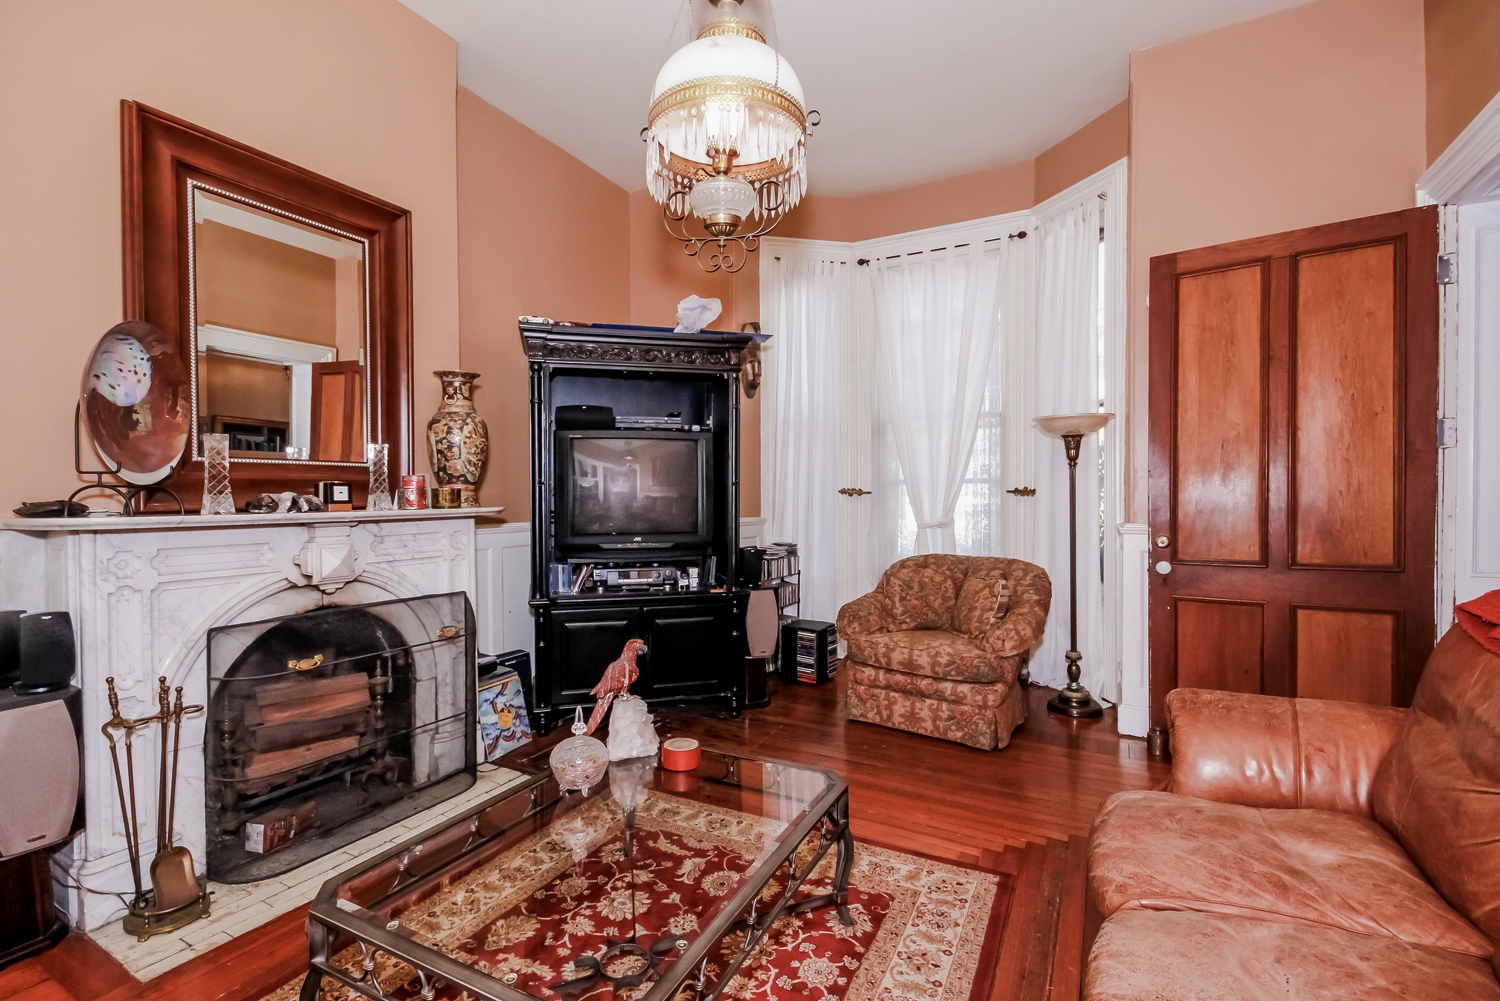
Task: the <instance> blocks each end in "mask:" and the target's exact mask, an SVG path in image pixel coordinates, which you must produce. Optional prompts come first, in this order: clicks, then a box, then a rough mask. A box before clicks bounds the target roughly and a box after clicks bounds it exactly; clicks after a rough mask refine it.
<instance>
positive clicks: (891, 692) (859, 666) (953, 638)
mask: <svg viewBox="0 0 1500 1001" xmlns="http://www.w3.org/2000/svg"><path fill="white" fill-rule="evenodd" d="M1051 604H1052V582H1051V580H1049V579H1048V577H1047V571H1045V570H1043V569H1042V568H1041V567H1039V566H1036V565H1035V564H1033V563H1026V562H1024V561H1022V560H1008V559H1002V558H1000V557H998V556H951V555H942V554H935V555H926V556H909V557H907V558H906V559H904V560H897V561H896V562H895V563H892V564H891V566H890V569H888V570H886V572H885V574H884V575H882V576H881V578H880V584H879V585H878V586H877V587H876V588H875V590H873V591H871V592H870V593H869V594H866V595H863V596H862V597H859V598H856V599H854V600H853V601H851V602H849V604H847V605H845V606H844V607H843V608H841V609H839V619H838V630H839V638H840V639H842V640H844V641H845V642H846V643H847V645H848V656H846V657H845V658H844V662H843V668H844V673H845V674H846V675H847V676H848V679H849V680H848V686H847V688H846V690H845V697H844V707H845V711H846V712H847V714H848V716H849V718H850V719H854V720H862V721H864V722H866V723H878V724H880V725H881V726H889V727H894V728H895V729H897V730H906V731H908V732H911V733H922V734H926V735H927V736H929V737H941V738H942V739H944V740H953V741H957V742H959V743H961V744H968V745H969V746H970V747H977V748H980V749H982V750H993V749H994V748H996V747H1004V746H1005V745H1006V744H1008V743H1010V735H1011V731H1013V730H1014V729H1015V728H1016V727H1018V726H1020V725H1021V723H1022V722H1023V721H1024V720H1025V719H1026V691H1025V685H1024V684H1021V683H1019V682H1018V681H1017V677H1018V676H1019V675H1020V673H1021V672H1022V671H1023V670H1024V669H1025V666H1026V661H1027V658H1029V657H1030V656H1031V649H1032V647H1034V646H1036V645H1037V644H1038V643H1040V642H1041V639H1042V630H1043V629H1044V628H1045V627H1046V624H1047V610H1048V608H1049V607H1051Z"/></svg>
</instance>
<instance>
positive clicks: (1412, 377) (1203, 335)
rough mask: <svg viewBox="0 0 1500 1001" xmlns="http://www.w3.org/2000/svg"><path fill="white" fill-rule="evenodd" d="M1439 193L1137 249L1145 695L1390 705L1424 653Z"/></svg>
mask: <svg viewBox="0 0 1500 1001" xmlns="http://www.w3.org/2000/svg"><path fill="white" fill-rule="evenodd" d="M1436 257H1437V210H1436V209H1435V208H1421V209H1409V210H1407V211H1404V212H1394V213H1391V214H1389V215H1381V216H1371V217H1370V218H1367V219H1354V220H1350V221H1347V222H1340V223H1333V224H1331V225H1327V226H1317V227H1314V228H1312V229H1305V230H1297V231H1295V232H1291V233H1280V234H1277V235H1274V236H1266V237H1259V238H1257V239H1254V240H1244V241H1241V242H1238V243H1230V244H1223V245H1220V246H1217V247H1205V248H1203V249H1200V250H1192V251H1187V252H1184V253H1179V254H1169V255H1166V256H1164V257H1157V258H1153V259H1152V261H1151V309H1150V312H1151V388H1150V419H1151V426H1150V470H1149V481H1148V494H1149V508H1150V521H1151V536H1152V544H1151V548H1152V556H1151V562H1152V572H1151V612H1150V614H1151V703H1152V707H1151V713H1152V723H1153V725H1157V726H1160V725H1164V724H1165V712H1164V709H1165V700H1166V695H1167V692H1169V691H1171V690H1172V689H1173V688H1177V687H1184V688H1186V687H1195V688H1213V689H1221V690H1227V691H1242V692H1262V693H1265V694H1269V695H1293V696H1302V697H1307V698H1322V699H1344V700H1350V701H1357V702H1367V703H1374V704H1379V705H1407V704H1409V703H1410V701H1411V696H1412V691H1413V689H1414V688H1415V687H1416V682H1417V677H1418V675H1419V674H1420V672H1421V670H1422V666H1423V664H1424V663H1425V662H1426V659H1427V655H1428V654H1429V653H1430V652H1431V651H1432V647H1433V644H1434V641H1435V629H1434V615H1433V608H1434V587H1435V581H1436V575H1435V567H1434V532H1435V524H1436V512H1437V509H1436V505H1437V440H1436V426H1435V423H1436V417H1437V402H1438V400H1437V366H1438V353H1437V286H1436V274H1435V269H1436Z"/></svg>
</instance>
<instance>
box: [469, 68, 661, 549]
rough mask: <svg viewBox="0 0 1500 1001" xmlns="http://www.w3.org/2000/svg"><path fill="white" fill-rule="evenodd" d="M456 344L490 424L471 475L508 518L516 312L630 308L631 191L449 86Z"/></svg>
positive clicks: (517, 371)
mask: <svg viewBox="0 0 1500 1001" xmlns="http://www.w3.org/2000/svg"><path fill="white" fill-rule="evenodd" d="M458 206H459V224H458V246H459V255H458V260H459V285H458V302H459V332H460V333H459V352H460V356H461V359H462V362H463V365H464V367H465V368H468V369H470V370H472V371H475V372H479V373H480V378H479V381H478V382H477V383H475V391H474V405H475V407H476V408H477V409H478V410H479V413H480V415H481V416H483V417H484V419H485V422H486V423H487V424H488V425H489V429H490V460H489V464H488V466H487V467H486V470H485V474H484V478H483V479H482V480H481V481H480V484H479V500H480V503H481V504H484V505H495V504H498V505H502V506H504V508H505V512H504V514H503V515H502V517H503V518H504V519H505V520H506V521H527V520H528V519H530V517H531V404H530V371H529V369H528V367H527V364H526V353H525V351H524V350H523V349H522V347H521V337H520V333H519V331H518V330H517V328H516V318H517V317H519V316H549V317H551V318H553V319H554V320H581V321H585V322H592V321H604V322H614V323H621V322H625V321H627V320H629V318H630V285H631V259H632V255H631V254H630V221H629V215H628V209H629V195H627V194H626V192H625V189H624V188H621V187H620V186H619V185H617V184H615V183H614V182H613V181H610V180H608V179H607V178H605V177H604V176H603V175H602V174H599V173H598V172H596V171H594V170H593V169H592V168H590V167H588V166H586V165H585V164H583V163H582V162H581V161H579V160H577V159H575V158H574V157H572V156H571V155H569V154H568V153H566V152H564V151H563V150H562V148H561V147H559V146H556V145H554V144H553V143H551V142H548V141H547V140H546V139H543V138H542V137H541V136H540V135H538V134H537V133H535V132H533V131H532V130H531V129H529V128H527V127H526V126H524V125H522V124H521V123H520V122H518V121H516V120H515V119H514V118H511V117H510V116H509V115H507V114H505V112H503V111H500V110H499V109H497V108H495V107H493V106H492V105H490V104H488V103H486V102H485V101H484V100H483V99H482V98H480V97H478V96H476V95H475V94H473V93H471V92H470V91H469V90H467V89H465V88H462V87H460V88H459V89H458Z"/></svg>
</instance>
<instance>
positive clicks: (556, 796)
mask: <svg viewBox="0 0 1500 1001" xmlns="http://www.w3.org/2000/svg"><path fill="white" fill-rule="evenodd" d="M830 849H833V850H835V852H836V855H835V858H836V861H835V863H834V866H833V875H832V881H831V884H829V885H828V892H825V893H822V894H817V895H811V894H807V893H804V892H803V891H802V887H803V884H804V882H805V881H807V880H808V877H809V876H810V875H812V873H813V870H814V869H815V868H816V867H817V866H818V864H819V862H821V861H822V860H823V859H824V857H825V856H826V855H827V854H828V853H829V851H830ZM853 863H854V838H853V835H851V834H850V832H849V791H848V787H847V786H846V785H845V783H844V781H843V780H842V779H841V778H839V777H838V776H837V775H834V774H833V773H831V772H825V771H820V770H817V769H813V768H807V767H803V766H799V765H794V764H787V763H783V762H778V761H766V760H760V759H755V758H747V757H740V756H736V755H731V754H724V753H719V752H715V751H711V750H709V749H707V748H705V749H704V750H703V753H702V760H701V762H700V764H699V765H698V767H697V768H696V769H695V770H693V771H691V772H671V771H666V770H663V769H661V768H659V767H657V766H656V764H655V762H654V759H649V758H644V759H635V760H631V761H617V762H614V763H612V764H611V765H610V772H609V774H608V776H607V777H606V778H605V779H604V780H603V781H601V782H600V783H599V784H598V785H596V786H595V787H594V788H593V789H592V790H590V791H589V792H588V793H587V794H585V793H580V792H577V791H573V792H568V793H566V794H563V793H560V792H559V790H558V787H557V782H556V781H555V780H554V779H553V778H552V775H551V773H550V771H537V772H535V773H534V774H531V775H530V776H529V777H528V779H527V780H526V781H525V782H523V783H522V784H521V785H519V786H517V787H515V788H513V789H510V790H508V791H506V792H505V793H503V794H501V795H499V796H497V797H495V798H494V799H491V800H489V801H487V802H485V803H483V804H481V805H479V806H477V807H475V808H474V809H472V810H470V811H469V812H467V813H465V814H464V815H462V816H460V817H458V818H456V819H453V820H450V821H447V822H445V823H443V824H441V825H439V826H437V827H434V828H433V829H432V830H429V831H427V832H424V833H423V834H421V835H419V836H417V837H415V838H413V839H412V840H410V841H407V842H406V843H404V844H402V845H398V846H397V847H395V848H393V849H391V850H390V851H388V852H386V853H384V854H383V855H381V856H379V857H377V858H375V859H373V860H371V861H368V862H365V863H363V864H361V865H359V866H356V867H354V868H352V869H349V870H347V871H345V872H342V873H340V874H338V875H337V876H335V877H334V878H332V879H330V880H329V881H328V882H326V883H324V884H323V887H322V889H321V890H320V891H319V893H318V896H317V898H316V899H315V900H314V901H313V904H312V909H311V912H310V913H309V916H308V926H307V927H308V939H309V953H310V958H309V971H308V975H307V979H306V980H305V981H304V982H303V986H302V994H301V997H302V1001H319V999H320V998H325V999H328V998H333V997H335V996H339V997H344V996H348V997H353V998H359V997H367V998H375V999H379V1001H397V999H410V998H425V999H432V998H439V997H441V998H466V997H467V998H474V999H486V1001H531V999H560V1001H580V999H583V998H590V997H598V998H600V999H603V998H608V997H610V996H611V995H614V996H619V997H628V998H639V999H641V1001H666V999H679V1001H681V999H690V1001H713V999H716V998H718V996H719V994H720V992H721V991H723V990H724V988H725V987H726V986H727V985H728V984H729V983H730V981H731V980H732V979H733V978H734V977H735V975H736V973H737V972H738V971H739V970H740V968H741V967H742V966H743V965H744V964H745V962H746V960H747V958H749V957H751V956H752V955H753V954H755V952H756V949H757V947H760V946H762V940H763V939H764V938H765V937H766V934H767V932H768V931H769V930H770V929H771V928H772V926H773V924H775V923H776V922H777V920H778V919H780V918H782V917H783V916H784V915H787V914H790V913H793V912H805V911H810V910H814V909H818V908H825V907H831V908H834V909H835V910H834V913H835V914H836V916H837V920H838V921H839V922H840V923H841V924H843V925H845V926H847V925H850V924H851V923H852V921H851V917H850V913H849V908H848V900H849V893H848V890H849V870H850V868H851V866H852V865H853ZM821 878H822V879H823V880H824V882H825V883H827V876H826V871H825V875H824V876H823V877H821ZM829 920H833V918H831V917H830V919H829Z"/></svg>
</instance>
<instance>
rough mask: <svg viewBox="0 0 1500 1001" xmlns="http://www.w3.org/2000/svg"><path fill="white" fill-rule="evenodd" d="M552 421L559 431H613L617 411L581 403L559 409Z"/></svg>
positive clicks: (553, 413)
mask: <svg viewBox="0 0 1500 1001" xmlns="http://www.w3.org/2000/svg"><path fill="white" fill-rule="evenodd" d="M552 421H553V423H554V424H555V425H556V426H557V430H559V431H613V430H614V429H615V411H614V408H613V407H601V406H597V405H595V404H592V403H580V404H577V405H574V406H566V407H558V408H557V409H556V410H554V411H553V412H552Z"/></svg>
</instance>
